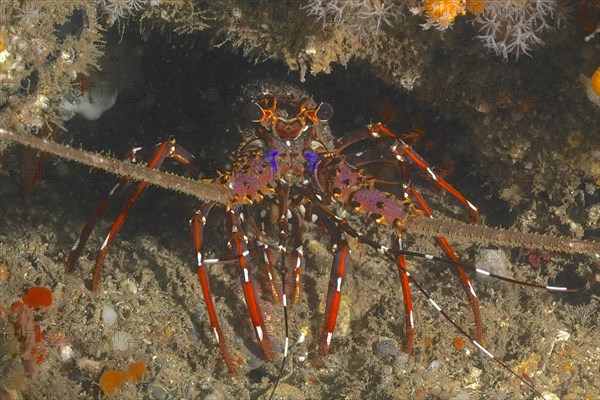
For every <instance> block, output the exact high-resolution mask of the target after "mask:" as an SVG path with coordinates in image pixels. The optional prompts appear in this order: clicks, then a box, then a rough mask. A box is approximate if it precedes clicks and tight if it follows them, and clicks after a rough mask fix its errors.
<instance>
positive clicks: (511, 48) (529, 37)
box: [475, 0, 564, 60]
mask: <svg viewBox="0 0 600 400" xmlns="http://www.w3.org/2000/svg"><path fill="white" fill-rule="evenodd" d="M559 10H560V6H559V4H558V1H557V0H492V1H486V2H485V7H484V10H483V12H481V13H480V14H479V15H477V16H476V17H475V23H476V24H478V25H479V26H480V28H479V33H480V35H479V36H477V38H479V39H481V40H483V42H484V46H485V47H486V48H488V49H490V50H493V51H494V52H495V53H496V54H498V55H499V56H501V57H502V58H503V59H504V60H507V59H508V55H509V54H513V55H514V56H515V58H518V57H519V56H520V55H521V54H527V55H530V53H531V50H532V49H533V48H535V47H537V46H541V45H543V44H544V41H543V40H542V39H541V38H540V35H541V34H542V32H544V31H549V30H553V29H554V27H555V26H558V25H559V24H560V22H561V19H562V18H564V16H563V15H562V13H560V12H559Z"/></svg>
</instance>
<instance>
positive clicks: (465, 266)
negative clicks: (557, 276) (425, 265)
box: [395, 250, 582, 293]
mask: <svg viewBox="0 0 600 400" xmlns="http://www.w3.org/2000/svg"><path fill="white" fill-rule="evenodd" d="M395 253H397V254H402V255H405V256H409V257H416V258H424V259H426V260H431V261H437V262H441V263H445V264H451V265H453V266H456V265H458V266H459V267H461V268H463V269H465V270H467V271H471V272H475V273H477V274H479V275H484V276H487V277H489V278H494V279H497V280H500V281H504V282H508V283H511V284H513V285H519V286H526V287H530V288H533V289H541V290H547V291H549V292H567V293H571V292H578V291H579V290H581V289H582V288H572V287H565V286H551V285H539V284H537V283H531V282H525V281H520V280H517V279H512V278H508V277H506V276H502V275H498V274H494V273H492V272H489V271H486V270H484V269H481V268H477V267H476V266H475V265H473V264H470V263H466V262H463V261H460V262H456V261H454V260H451V259H449V258H444V257H438V256H434V255H431V254H424V253H417V252H414V251H409V250H395Z"/></svg>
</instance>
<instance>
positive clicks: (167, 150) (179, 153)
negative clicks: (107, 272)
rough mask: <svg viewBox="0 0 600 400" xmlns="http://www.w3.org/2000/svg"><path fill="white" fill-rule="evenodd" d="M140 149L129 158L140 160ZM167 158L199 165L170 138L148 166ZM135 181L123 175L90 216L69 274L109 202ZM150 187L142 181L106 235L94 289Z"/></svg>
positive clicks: (71, 259) (69, 262) (73, 251)
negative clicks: (125, 225) (117, 240)
mask: <svg viewBox="0 0 600 400" xmlns="http://www.w3.org/2000/svg"><path fill="white" fill-rule="evenodd" d="M140 150H142V151H144V149H135V150H133V151H131V152H130V153H129V154H128V158H130V159H131V160H132V161H137V158H138V157H139V156H140V154H139V153H141V152H140ZM166 158H173V159H175V160H177V161H179V162H180V163H181V164H183V165H184V167H186V168H187V169H188V170H189V171H195V167H194V166H193V165H192V162H191V160H192V159H193V156H192V155H191V154H190V153H189V152H187V151H186V150H185V149H183V148H182V147H181V146H179V145H177V144H175V140H174V139H171V140H167V141H165V142H163V143H161V144H160V145H158V146H157V147H156V148H155V149H154V150H153V155H152V157H151V159H150V160H149V162H148V168H151V169H154V168H160V167H161V165H162V164H163V162H164V161H165V159H166ZM133 182H134V181H132V180H131V179H129V178H121V180H120V181H119V182H118V183H117V185H115V187H114V188H113V190H112V191H111V192H110V193H109V195H108V196H107V197H106V198H105V199H104V201H103V202H102V203H101V204H100V206H99V207H98V209H97V210H96V212H95V213H94V215H92V218H90V220H89V221H88V222H87V224H86V225H85V226H84V229H83V231H82V233H81V235H80V236H79V239H78V240H77V242H76V243H75V246H73V248H72V249H71V252H70V254H69V258H68V260H67V267H66V272H68V273H69V272H72V270H73V267H74V265H75V263H76V262H77V259H78V258H79V256H80V255H81V252H82V251H83V247H84V246H85V243H86V242H87V240H88V239H89V236H90V234H91V232H92V230H93V229H94V227H95V225H96V223H97V221H98V219H99V218H100V216H101V215H102V214H103V213H104V210H105V209H106V207H107V205H108V203H109V202H110V201H111V200H112V199H113V198H115V197H119V196H120V195H122V193H123V192H124V190H125V189H127V188H128V187H129V186H130V185H131V184H133ZM146 186H148V183H147V182H140V183H138V184H137V185H136V187H135V189H134V191H133V193H132V194H131V195H130V196H129V199H128V200H127V203H126V204H125V206H123V208H122V209H121V211H120V213H119V215H118V216H117V218H116V220H115V222H114V223H113V225H112V226H111V228H110V231H109V232H108V234H107V235H106V238H105V239H104V242H103V243H102V246H101V247H100V251H99V252H98V254H97V256H96V263H95V265H94V270H93V273H92V287H91V288H92V290H94V291H96V290H98V288H99V286H100V279H101V276H102V266H103V264H104V258H105V257H106V254H107V253H108V249H109V247H110V245H111V243H112V242H113V240H114V238H115V236H116V235H117V233H118V232H119V231H120V230H121V227H122V226H123V223H124V222H125V219H126V218H127V214H128V212H129V210H130V209H131V207H132V206H133V204H135V202H136V201H137V199H138V198H139V196H140V195H141V194H142V192H143V191H144V189H145V188H146Z"/></svg>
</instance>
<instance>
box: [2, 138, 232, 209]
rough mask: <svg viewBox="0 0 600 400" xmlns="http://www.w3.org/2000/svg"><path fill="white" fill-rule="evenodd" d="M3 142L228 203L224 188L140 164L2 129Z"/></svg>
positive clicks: (180, 191)
mask: <svg viewBox="0 0 600 400" xmlns="http://www.w3.org/2000/svg"><path fill="white" fill-rule="evenodd" d="M0 139H5V140H9V141H11V142H17V143H20V144H22V145H24V146H27V147H31V148H34V149H36V150H39V151H42V152H44V153H48V154H52V155H53V156H57V157H61V158H64V159H66V160H69V161H75V162H76V163H79V164H83V165H87V166H89V167H92V168H98V169H101V170H103V171H106V172H109V173H111V174H114V175H117V176H120V177H122V176H128V177H131V178H133V179H135V180H137V181H145V182H148V183H149V184H152V185H156V186H160V187H162V188H165V189H168V190H172V191H175V192H179V193H183V194H188V195H190V196H194V197H196V198H198V199H200V200H203V201H213V202H215V203H219V204H225V203H226V201H227V190H226V189H225V188H224V187H222V186H221V185H215V184H212V183H209V182H202V181H197V180H194V179H189V178H185V177H183V176H179V175H175V174H171V173H166V172H161V171H157V170H152V169H149V168H147V167H143V166H141V165H137V164H132V163H129V162H126V161H121V160H117V159H116V158H112V157H107V156H104V155H101V154H97V153H92V152H89V151H85V150H81V149H76V148H74V147H69V146H66V145H64V144H60V143H57V142H54V141H51V140H47V139H43V138H38V137H36V136H33V135H27V134H18V133H15V132H12V131H9V130H6V129H2V128H0Z"/></svg>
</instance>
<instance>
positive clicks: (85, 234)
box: [65, 177, 134, 274]
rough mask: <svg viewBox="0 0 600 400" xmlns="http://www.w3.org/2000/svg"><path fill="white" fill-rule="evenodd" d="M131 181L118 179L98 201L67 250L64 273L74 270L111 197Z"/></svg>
mask: <svg viewBox="0 0 600 400" xmlns="http://www.w3.org/2000/svg"><path fill="white" fill-rule="evenodd" d="M132 183H134V181H133V180H131V179H130V178H127V177H123V178H121V179H119V182H117V184H116V185H115V186H114V187H113V188H112V190H111V191H110V192H109V193H108V195H107V196H106V197H105V198H104V200H102V203H100V205H99V206H98V208H97V209H96V211H95V212H94V214H93V215H92V217H91V218H90V219H89V220H88V222H87V223H86V224H85V226H84V227H83V230H82V231H81V234H80V235H79V238H77V241H76V242H75V244H74V245H73V247H72V248H71V251H70V252H69V258H68V259H67V268H66V269H65V272H66V273H68V274H70V273H72V272H73V271H74V270H75V266H76V265H77V261H78V260H79V257H81V253H82V252H83V249H84V247H85V245H86V243H87V241H88V239H89V238H90V235H91V234H92V231H93V230H94V228H95V227H96V224H97V223H98V220H99V219H100V217H101V216H102V214H104V211H105V210H106V207H107V206H108V204H109V203H110V202H111V201H112V200H113V199H116V198H118V197H120V196H121V195H122V194H123V192H125V191H126V190H127V189H129V187H130V186H131V184H132Z"/></svg>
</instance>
